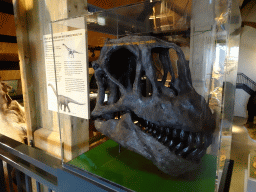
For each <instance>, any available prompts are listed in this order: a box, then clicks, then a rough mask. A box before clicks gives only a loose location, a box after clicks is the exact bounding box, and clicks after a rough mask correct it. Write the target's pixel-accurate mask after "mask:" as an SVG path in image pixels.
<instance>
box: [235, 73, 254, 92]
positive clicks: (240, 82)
mask: <svg viewBox="0 0 256 192" xmlns="http://www.w3.org/2000/svg"><path fill="white" fill-rule="evenodd" d="M236 87H237V88H238V89H243V90H245V91H246V92H247V93H249V94H250V95H251V94H252V93H253V92H254V91H256V82H254V81H253V80H252V79H250V78H249V77H247V76H246V75H245V74H244V73H238V74H237V79H236Z"/></svg>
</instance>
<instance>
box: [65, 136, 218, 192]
mask: <svg viewBox="0 0 256 192" xmlns="http://www.w3.org/2000/svg"><path fill="white" fill-rule="evenodd" d="M118 151H119V145H118V144H117V143H116V142H114V141H112V140H108V141H106V142H105V143H103V144H101V145H100V146H98V147H96V148H94V149H92V150H90V151H88V152H86V153H84V154H82V155H80V156H79V157H77V158H75V159H73V160H72V161H70V162H69V163H68V164H70V165H73V166H75V167H78V168H80V169H83V170H86V171H88V172H90V173H93V174H95V175H98V176H100V177H103V178H105V179H107V180H110V181H112V182H115V183H118V184H120V185H122V186H124V187H126V188H129V189H132V190H134V191H147V192H148V191H175V192H179V191H180V192H184V191H186V192H192V191H194V192H211V191H212V192H213V191H214V190H215V179H216V165H217V163H216V157H214V156H211V155H205V156H204V157H203V159H202V163H201V166H200V168H199V169H198V170H196V171H194V172H188V173H186V174H184V175H182V176H179V177H170V176H169V175H167V174H165V173H163V172H162V171H160V170H159V169H158V168H157V167H156V166H155V165H154V164H153V163H152V162H151V161H149V160H148V159H146V158H144V157H143V156H141V155H139V154H137V153H134V152H132V151H129V150H127V149H124V148H122V150H121V153H119V152H118Z"/></svg>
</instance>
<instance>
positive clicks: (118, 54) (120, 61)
mask: <svg viewBox="0 0 256 192" xmlns="http://www.w3.org/2000/svg"><path fill="white" fill-rule="evenodd" d="M106 69H107V70H108V72H109V73H110V74H111V76H112V77H114V78H115V79H116V80H118V81H119V82H120V83H121V84H122V85H123V86H124V87H125V88H126V89H130V90H131V89H132V86H133V83H134V80H135V76H136V56H135V55H134V54H133V53H132V52H131V51H129V50H128V49H126V48H120V49H118V50H116V51H114V52H113V53H112V54H111V56H110V58H109V61H108V63H107V66H106Z"/></svg>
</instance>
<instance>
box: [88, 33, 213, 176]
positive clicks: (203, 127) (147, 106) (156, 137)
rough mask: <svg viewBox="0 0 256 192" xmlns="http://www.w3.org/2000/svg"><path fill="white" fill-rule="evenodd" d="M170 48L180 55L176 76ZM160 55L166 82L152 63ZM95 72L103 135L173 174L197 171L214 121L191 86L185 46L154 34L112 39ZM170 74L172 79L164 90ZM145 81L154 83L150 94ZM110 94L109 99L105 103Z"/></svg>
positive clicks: (95, 114)
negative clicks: (106, 95)
mask: <svg viewBox="0 0 256 192" xmlns="http://www.w3.org/2000/svg"><path fill="white" fill-rule="evenodd" d="M169 49H174V50H175V51H176V53H177V56H178V62H177V75H175V72H174V69H173V67H172V64H171V60H170V55H169ZM155 54H156V55H158V58H159V61H160V62H161V64H162V67H163V71H164V74H163V77H162V80H161V81H158V79H157V76H156V70H155V67H154V63H153V59H152V55H155ZM93 68H94V70H95V78H96V80H97V84H98V98H97V103H96V106H95V108H94V110H93V112H92V117H94V118H95V119H96V120H95V126H96V129H97V130H98V131H100V132H102V133H103V134H105V135H106V136H108V137H109V138H111V139H113V140H115V141H116V142H118V143H119V144H121V145H122V146H123V147H126V148H128V149H130V150H133V151H135V152H137V153H139V154H141V155H143V156H144V157H146V158H148V159H150V160H151V161H152V162H153V163H154V164H155V165H156V166H157V167H158V168H159V169H160V170H162V171H163V172H165V173H168V174H170V175H173V176H177V175H180V174H183V173H185V172H187V171H191V170H194V169H196V168H197V167H198V164H199V163H200V160H201V158H202V157H203V156H204V154H205V153H206V149H207V148H208V146H209V145H210V144H211V142H212V135H213V132H214V129H215V119H214V117H213V114H212V112H211V110H210V108H209V107H208V105H207V103H206V101H205V99H204V98H203V97H202V96H200V95H199V94H198V93H196V91H195V89H194V88H193V86H192V82H191V76H190V70H189V66H188V61H186V60H185V57H184V53H183V52H182V50H181V49H180V47H178V46H177V45H175V44H173V43H169V42H166V41H163V40H160V39H157V38H154V37H150V36H148V37H145V36H143V37H142V36H127V37H123V38H120V39H116V40H108V41H107V42H106V44H105V46H104V47H103V48H102V50H101V54H100V57H99V59H98V60H97V61H95V62H94V63H93ZM168 73H170V76H171V81H170V83H169V86H165V85H166V83H167V82H166V78H167V74H168ZM144 77H146V78H147V80H148V81H149V82H150V84H151V89H152V91H151V92H152V93H151V94H150V95H145V94H144V92H143V89H144V86H143V80H142V79H143V78H144ZM106 91H109V98H108V101H107V102H104V97H105V92H106ZM117 116H119V118H118V119H117V118H116V117H117Z"/></svg>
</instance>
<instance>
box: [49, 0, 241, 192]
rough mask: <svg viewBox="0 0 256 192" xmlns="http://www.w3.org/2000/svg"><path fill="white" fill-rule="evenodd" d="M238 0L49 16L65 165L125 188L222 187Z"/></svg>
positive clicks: (52, 89)
mask: <svg viewBox="0 0 256 192" xmlns="http://www.w3.org/2000/svg"><path fill="white" fill-rule="evenodd" d="M236 3H237V2H236V1H235V0H233V1H231V0H224V1H218V0H211V1H204V0H197V1H165V0H162V1H145V2H141V3H138V4H132V5H127V6H124V7H117V8H113V9H108V10H103V11H100V12H93V13H90V12H89V13H88V14H86V15H83V16H81V17H76V18H67V19H63V20H58V21H53V22H51V29H52V34H51V35H45V36H44V44H45V50H48V55H46V57H45V59H46V77H47V80H46V81H47V85H48V86H47V87H48V88H47V96H48V109H49V110H51V111H56V112H58V117H57V124H58V127H59V131H60V138H61V145H62V161H63V166H64V167H65V168H67V169H70V170H71V171H75V172H81V171H82V172H83V173H85V174H87V175H88V176H90V177H93V178H97V179H100V180H101V181H103V182H106V183H110V184H112V185H113V186H120V187H122V188H123V189H124V190H134V191H148V190H149V189H150V190H152V191H167V190H168V191H169V190H170V191H172V190H173V191H179V190H180V191H191V190H192V191H214V190H216V189H217V188H218V181H219V178H220V177H221V172H222V169H223V165H224V163H223V162H224V161H225V159H229V157H230V145H231V132H232V131H231V125H232V117H233V107H232V106H233V102H234V92H235V79H236V72H237V62H238V51H239V31H238V30H239V27H240V23H241V19H240V13H239V9H238V6H236ZM52 50H53V52H52ZM188 173H189V174H188ZM216 176H217V177H216ZM216 178H217V180H216Z"/></svg>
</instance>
